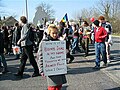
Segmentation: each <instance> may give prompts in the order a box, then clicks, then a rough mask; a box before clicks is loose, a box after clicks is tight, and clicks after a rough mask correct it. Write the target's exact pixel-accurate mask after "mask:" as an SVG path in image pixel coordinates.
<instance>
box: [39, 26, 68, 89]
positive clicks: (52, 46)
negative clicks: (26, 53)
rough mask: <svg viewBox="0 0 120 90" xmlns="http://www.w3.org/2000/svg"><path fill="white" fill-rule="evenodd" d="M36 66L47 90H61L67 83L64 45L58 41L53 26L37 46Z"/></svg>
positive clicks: (55, 28) (63, 42)
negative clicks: (44, 80) (45, 79)
mask: <svg viewBox="0 0 120 90" xmlns="http://www.w3.org/2000/svg"><path fill="white" fill-rule="evenodd" d="M38 66H39V70H40V73H41V75H42V76H43V77H45V76H46V78H47V83H48V90H61V87H62V84H65V83H66V82H67V81H66V77H65V74H66V73H67V65H66V43H65V41H59V40H58V29H57V27H56V26H55V25H50V26H49V27H48V35H47V37H46V39H44V40H43V41H41V43H40V45H39V49H38Z"/></svg>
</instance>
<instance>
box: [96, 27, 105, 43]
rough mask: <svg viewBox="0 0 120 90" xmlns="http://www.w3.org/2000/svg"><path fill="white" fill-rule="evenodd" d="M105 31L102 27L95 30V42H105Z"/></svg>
mask: <svg viewBox="0 0 120 90" xmlns="http://www.w3.org/2000/svg"><path fill="white" fill-rule="evenodd" d="M106 37H107V31H106V30H105V29H104V28H103V27H99V28H98V29H97V28H95V42H105V38H106Z"/></svg>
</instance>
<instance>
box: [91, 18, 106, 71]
mask: <svg viewBox="0 0 120 90" xmlns="http://www.w3.org/2000/svg"><path fill="white" fill-rule="evenodd" d="M99 23H100V22H99V21H98V20H95V21H94V22H93V24H94V27H95V30H94V33H95V54H96V60H95V64H96V65H95V67H94V68H93V69H100V60H101V59H100V55H101V56H102V60H103V62H104V64H103V66H105V67H106V66H107V57H106V45H105V38H106V37H107V32H106V30H105V29H104V28H103V27H102V26H99Z"/></svg>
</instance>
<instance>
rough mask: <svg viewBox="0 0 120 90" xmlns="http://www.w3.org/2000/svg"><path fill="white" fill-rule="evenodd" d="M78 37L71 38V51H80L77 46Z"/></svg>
mask: <svg viewBox="0 0 120 90" xmlns="http://www.w3.org/2000/svg"><path fill="white" fill-rule="evenodd" d="M78 42H79V39H78V38H73V43H72V53H75V51H78V52H81V50H80V48H79V46H78Z"/></svg>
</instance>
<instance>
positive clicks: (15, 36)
mask: <svg viewBox="0 0 120 90" xmlns="http://www.w3.org/2000/svg"><path fill="white" fill-rule="evenodd" d="M20 36H21V27H20V26H19V23H18V22H17V23H15V25H14V32H13V39H12V43H13V45H14V46H17V42H18V40H19V39H20ZM19 46H20V45H19ZM19 57H20V54H16V58H15V59H19Z"/></svg>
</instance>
